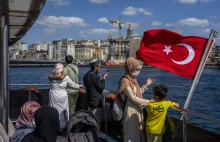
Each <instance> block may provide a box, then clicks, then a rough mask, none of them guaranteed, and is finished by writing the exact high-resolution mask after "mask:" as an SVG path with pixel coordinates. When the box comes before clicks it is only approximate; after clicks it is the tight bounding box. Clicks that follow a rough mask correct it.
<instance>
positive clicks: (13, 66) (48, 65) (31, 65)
mask: <svg viewBox="0 0 220 142" xmlns="http://www.w3.org/2000/svg"><path fill="white" fill-rule="evenodd" d="M54 66H55V65H53V64H46V65H43V64H41V65H36V64H24V65H13V64H11V65H9V67H12V68H16V67H54ZM78 67H89V66H78ZM102 67H105V68H123V67H124V66H106V65H102ZM143 68H154V67H152V66H143ZM204 68H215V69H220V66H205V67H204Z"/></svg>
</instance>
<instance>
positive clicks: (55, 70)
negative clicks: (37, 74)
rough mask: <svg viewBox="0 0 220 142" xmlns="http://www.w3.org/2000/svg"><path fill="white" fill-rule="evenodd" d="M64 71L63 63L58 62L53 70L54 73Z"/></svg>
mask: <svg viewBox="0 0 220 142" xmlns="http://www.w3.org/2000/svg"><path fill="white" fill-rule="evenodd" d="M62 71H63V64H61V63H57V64H56V65H55V69H54V70H53V71H52V74H54V75H59V74H60V73H61V72H62Z"/></svg>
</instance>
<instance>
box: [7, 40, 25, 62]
mask: <svg viewBox="0 0 220 142" xmlns="http://www.w3.org/2000/svg"><path fill="white" fill-rule="evenodd" d="M25 51H27V44H26V43H23V42H17V43H15V44H14V45H12V46H10V47H9V57H10V59H22V56H23V52H25Z"/></svg>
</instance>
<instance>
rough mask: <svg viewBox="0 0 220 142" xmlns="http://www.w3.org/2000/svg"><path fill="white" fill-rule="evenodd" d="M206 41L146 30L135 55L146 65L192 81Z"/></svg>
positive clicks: (160, 30)
mask: <svg viewBox="0 0 220 142" xmlns="http://www.w3.org/2000/svg"><path fill="white" fill-rule="evenodd" d="M207 41H208V40H207V39H205V38H201V37H196V36H182V35H180V34H177V33H175V32H172V31H169V30H165V29H157V30H148V31H146V32H144V36H143V39H142V41H141V45H140V49H139V50H138V51H137V52H136V55H137V58H138V59H140V60H142V61H143V62H145V64H147V65H150V66H154V67H156V68H160V69H162V70H165V71H168V72H171V73H174V74H176V75H179V76H182V77H186V78H188V79H193V78H194V76H195V73H196V70H197V68H198V65H199V62H200V60H201V57H202V54H203V51H204V49H205V46H206V43H207ZM209 50H210V49H209Z"/></svg>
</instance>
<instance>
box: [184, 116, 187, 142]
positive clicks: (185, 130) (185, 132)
mask: <svg viewBox="0 0 220 142" xmlns="http://www.w3.org/2000/svg"><path fill="white" fill-rule="evenodd" d="M186 117H187V116H186V113H185V112H184V113H183V142H187V118H186Z"/></svg>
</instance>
